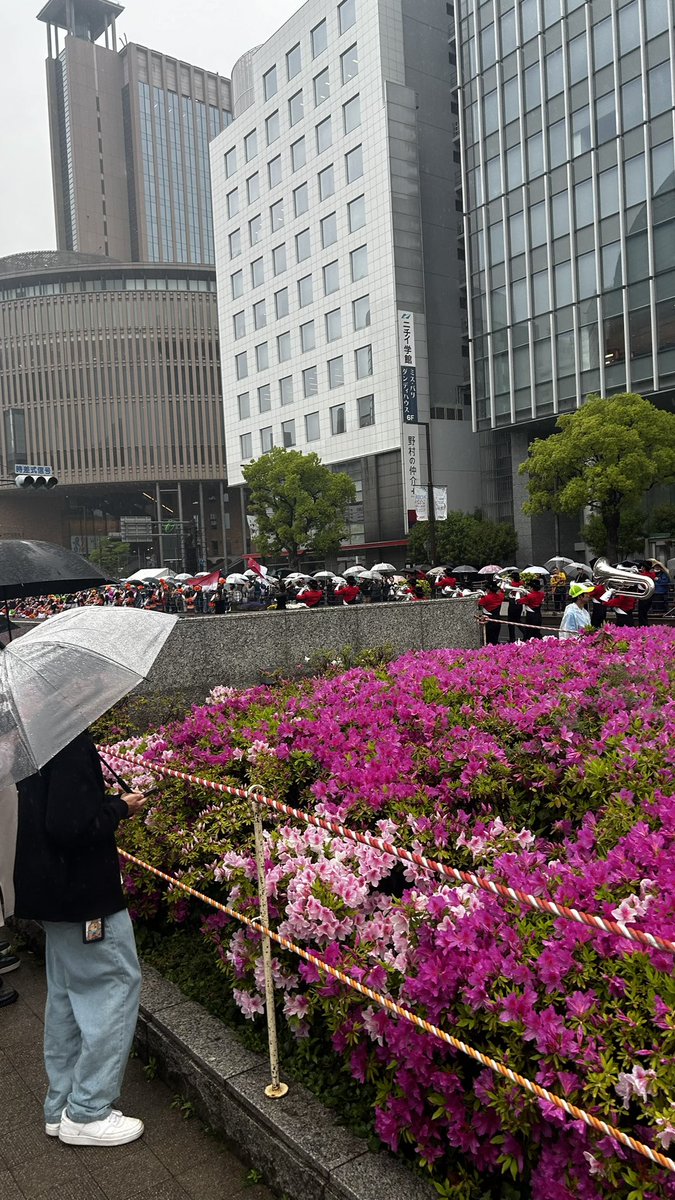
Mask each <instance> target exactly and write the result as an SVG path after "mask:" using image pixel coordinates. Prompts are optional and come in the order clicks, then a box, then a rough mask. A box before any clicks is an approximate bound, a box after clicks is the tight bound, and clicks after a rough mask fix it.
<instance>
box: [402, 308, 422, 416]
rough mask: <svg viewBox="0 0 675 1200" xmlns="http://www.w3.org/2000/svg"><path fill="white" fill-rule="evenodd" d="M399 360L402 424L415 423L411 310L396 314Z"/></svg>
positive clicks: (415, 374)
mask: <svg viewBox="0 0 675 1200" xmlns="http://www.w3.org/2000/svg"><path fill="white" fill-rule="evenodd" d="M398 342H399V362H400V364H401V398H402V401H403V423H404V425H416V424H417V420H418V418H417V367H416V363H415V316H414V313H411V312H399V314H398Z"/></svg>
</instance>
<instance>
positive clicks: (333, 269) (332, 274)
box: [323, 261, 340, 296]
mask: <svg viewBox="0 0 675 1200" xmlns="http://www.w3.org/2000/svg"><path fill="white" fill-rule="evenodd" d="M339 286H340V272H339V269H338V264H337V261H336V262H332V263H327V264H326V266H325V267H324V268H323V294H324V296H330V295H332V293H333V292H337V290H338V288H339Z"/></svg>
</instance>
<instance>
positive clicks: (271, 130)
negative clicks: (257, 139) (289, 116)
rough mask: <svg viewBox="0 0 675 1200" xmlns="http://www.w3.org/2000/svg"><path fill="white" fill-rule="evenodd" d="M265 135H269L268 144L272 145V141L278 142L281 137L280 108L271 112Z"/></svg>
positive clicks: (266, 122) (266, 123)
mask: <svg viewBox="0 0 675 1200" xmlns="http://www.w3.org/2000/svg"><path fill="white" fill-rule="evenodd" d="M265 135H266V137H267V145H268V146H271V145H272V142H276V140H277V138H278V137H279V110H278V108H277V109H275V110H274V112H273V113H270V115H269V117H268V118H267V120H266V121H265Z"/></svg>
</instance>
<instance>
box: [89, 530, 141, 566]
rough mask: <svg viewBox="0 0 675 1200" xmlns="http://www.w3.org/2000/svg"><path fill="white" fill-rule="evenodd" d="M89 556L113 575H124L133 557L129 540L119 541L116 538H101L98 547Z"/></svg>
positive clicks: (90, 559) (93, 561)
mask: <svg viewBox="0 0 675 1200" xmlns="http://www.w3.org/2000/svg"><path fill="white" fill-rule="evenodd" d="M87 557H88V558H89V561H90V562H92V563H94V565H95V566H97V567H100V568H101V570H102V571H108V572H109V573H110V574H111V575H122V574H124V571H125V570H126V567H127V564H128V562H129V559H130V557H131V546H130V545H129V543H128V542H119V541H117V539H116V538H111V537H106V538H101V541H100V542H99V544H98V546H97V547H96V549H95V550H92V551H91V554H89V555H88V556H87Z"/></svg>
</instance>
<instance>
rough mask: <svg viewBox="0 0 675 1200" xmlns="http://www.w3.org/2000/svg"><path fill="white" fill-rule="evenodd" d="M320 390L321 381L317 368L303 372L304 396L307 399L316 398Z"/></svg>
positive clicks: (308, 368)
mask: <svg viewBox="0 0 675 1200" xmlns="http://www.w3.org/2000/svg"><path fill="white" fill-rule="evenodd" d="M318 390H319V381H318V375H317V370H316V367H306V369H305V370H304V371H303V372H302V394H303V396H304V397H305V399H307V398H308V396H316V394H317V392H318Z"/></svg>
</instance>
